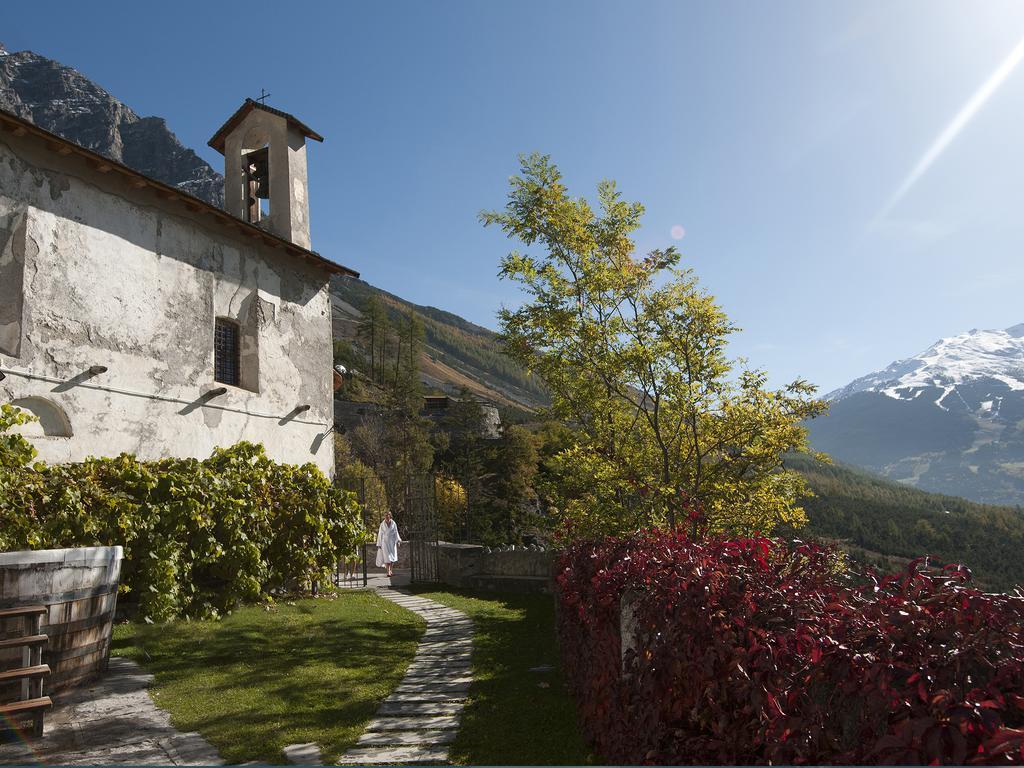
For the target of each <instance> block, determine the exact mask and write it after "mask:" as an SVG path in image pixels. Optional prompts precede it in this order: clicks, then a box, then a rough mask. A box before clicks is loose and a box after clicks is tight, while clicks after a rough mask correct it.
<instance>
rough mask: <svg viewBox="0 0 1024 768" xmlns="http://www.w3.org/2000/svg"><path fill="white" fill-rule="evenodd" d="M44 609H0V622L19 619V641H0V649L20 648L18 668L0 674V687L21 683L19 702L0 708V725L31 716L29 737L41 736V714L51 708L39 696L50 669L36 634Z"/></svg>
mask: <svg viewBox="0 0 1024 768" xmlns="http://www.w3.org/2000/svg"><path fill="white" fill-rule="evenodd" d="M44 613H46V606H45V605H28V606H25V607H23V608H4V609H0V619H19V618H20V619H23V620H24V622H23V623H24V628H23V634H22V636H21V637H9V638H5V639H3V640H0V648H21V649H22V654H21V666H20V667H17V668H15V669H8V670H5V671H3V672H0V684H2V683H11V682H17V681H19V680H20V681H21V698H20V699H19V700H18V701H14V702H11V703H8V704H0V721H4V720H6V719H12V720H13V719H16V718H20V717H23V716H28V715H31V716H32V733H33V735H35V736H42V735H43V713H44V712H45V711H46V710H47V709H49V708H50V707H51V706H53V702H52V701H50V697H49V696H44V695H43V678H44V677H46V676H47V675H48V674H50V667H49V665H47V664H43V646H44V645H46V640H47V638H46V635H44V634H40V632H39V625H40V620H41V619H42V616H43V614H44Z"/></svg>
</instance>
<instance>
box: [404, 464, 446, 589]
mask: <svg viewBox="0 0 1024 768" xmlns="http://www.w3.org/2000/svg"><path fill="white" fill-rule="evenodd" d="M402 517H403V518H404V520H403V521H402V522H403V523H404V524H405V526H404V527H405V535H404V536H403V538H405V539H406V541H408V542H409V567H410V570H411V571H412V574H411V577H412V581H413V583H417V582H421V583H422V582H434V581H437V580H438V578H437V505H436V504H435V498H434V476H433V475H431V474H429V473H428V474H425V475H421V476H419V477H414V478H409V479H408V480H407V481H406V486H405V505H404V509H403V515H402Z"/></svg>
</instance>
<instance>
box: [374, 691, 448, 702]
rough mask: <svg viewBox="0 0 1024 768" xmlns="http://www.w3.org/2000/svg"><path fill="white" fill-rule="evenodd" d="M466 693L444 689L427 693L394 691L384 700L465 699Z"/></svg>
mask: <svg viewBox="0 0 1024 768" xmlns="http://www.w3.org/2000/svg"><path fill="white" fill-rule="evenodd" d="M465 700H466V693H465V692H461V693H446V692H445V691H432V692H429V693H426V692H423V691H413V692H410V691H397V690H396V691H395V692H394V693H392V694H391V695H390V696H388V697H387V698H386V699H384V701H386V702H387V701H415V702H421V701H465Z"/></svg>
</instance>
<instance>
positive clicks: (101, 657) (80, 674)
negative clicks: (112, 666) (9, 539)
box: [0, 547, 122, 700]
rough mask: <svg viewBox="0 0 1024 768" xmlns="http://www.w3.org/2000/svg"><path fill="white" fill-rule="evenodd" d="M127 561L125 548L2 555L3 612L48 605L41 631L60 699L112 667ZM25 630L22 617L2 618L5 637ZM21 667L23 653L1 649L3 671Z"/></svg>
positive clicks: (49, 684)
mask: <svg viewBox="0 0 1024 768" xmlns="http://www.w3.org/2000/svg"><path fill="white" fill-rule="evenodd" d="M121 558H122V550H121V547H80V548H75V549H43V550H36V551H31V552H3V553H0V609H3V608H18V607H22V606H26V605H44V606H46V613H45V614H44V615H43V618H42V622H41V626H40V629H39V631H40V632H41V633H42V634H45V635H47V637H48V640H47V643H46V645H45V646H44V647H43V662H44V663H46V664H48V665H49V667H50V675H49V677H48V678H47V679H46V693H48V694H50V695H51V696H54V699H55V700H56V699H58V698H59V697H60V694H61V693H64V692H66V691H68V690H71V689H73V688H75V687H76V686H78V685H81V684H82V683H85V682H87V681H89V680H91V679H92V678H94V677H95V676H96V675H98V674H99V673H100V672H102V671H104V670H105V669H106V667H107V661H108V660H109V658H110V640H111V633H112V631H113V625H114V611H115V609H116V607H117V585H118V578H119V576H120V573H121ZM23 632H24V627H23V626H22V619H2V620H0V639H5V638H11V637H17V636H19V635H21V634H22V633H23ZM21 663H22V657H21V652H20V651H18V650H13V649H10V650H8V649H4V648H0V670H4V669H10V668H13V667H17V666H20V665H21ZM0 693H2V692H0Z"/></svg>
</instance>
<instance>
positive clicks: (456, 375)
mask: <svg viewBox="0 0 1024 768" xmlns="http://www.w3.org/2000/svg"><path fill="white" fill-rule="evenodd" d="M331 288H332V293H333V296H334V335H335V338H343V339H349V340H356V339H357V338H358V334H359V330H358V329H359V326H360V321H361V316H362V313H363V312H364V311H365V309H366V306H367V303H368V302H369V300H370V297H372V296H376V297H377V298H378V299H379V300H380V301H382V302H383V304H384V305H385V306H386V307H387V310H388V313H389V315H390V316H391V318H392V320H394V321H396V322H397V321H398V319H399V318H401V317H402V316H405V315H407V314H408V313H409V312H410V311H412V312H415V313H416V314H417V315H418V316H419V318H420V320H421V321H422V322H423V329H424V332H425V345H424V354H423V356H422V359H421V361H420V371H421V374H422V377H423V380H424V383H425V384H427V385H428V386H430V387H434V388H436V389H440V390H442V391H445V392H449V393H450V394H457V393H458V392H459V391H460V390H462V389H463V388H466V389H469V390H470V391H471V392H474V393H475V394H477V395H479V396H481V397H485V398H487V399H491V400H494V401H495V402H497V403H499V404H501V405H504V406H506V407H511V408H514V409H517V410H521V411H526V412H529V411H534V410H536V409H537V408H539V407H541V406H544V405H546V404H547V403H548V397H547V393H546V392H545V391H544V388H543V386H542V385H541V383H540V382H539V381H538V380H537V379H536V378H535V377H533V376H531V375H530V374H529V373H527V372H526V371H524V370H523V369H522V368H521V367H519V365H517V364H516V363H515V362H513V361H512V360H510V359H509V358H508V357H507V356H506V355H505V354H504V352H503V351H502V349H501V344H500V342H499V341H498V337H497V334H495V333H494V332H493V331H491V330H488V329H487V328H483V327H481V326H479V325H475V324H473V323H471V322H469V321H468V320H465V319H463V318H461V317H459V316H458V315H454V314H452V313H451V312H445V311H444V310H441V309H437V308H436V307H424V306H420V305H418V304H412V303H410V302H408V301H405V300H404V299H401V298H399V297H398V296H395V295H394V294H391V293H388V292H387V291H383V290H381V289H379V288H375V287H374V286H372V285H370V284H369V283H366V282H364V281H362V280H352V279H344V280H336V281H334V282H333V283H332V284H331Z"/></svg>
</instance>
